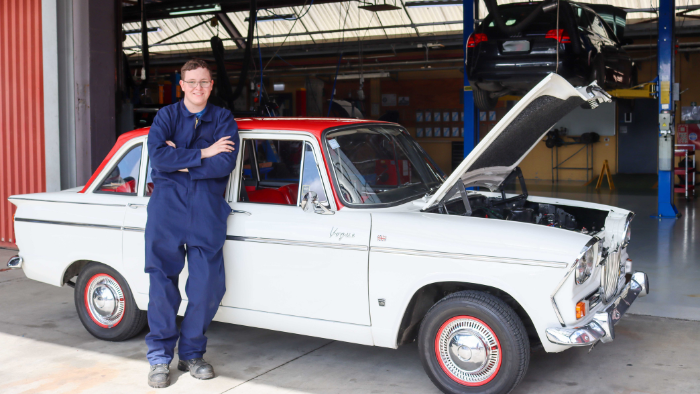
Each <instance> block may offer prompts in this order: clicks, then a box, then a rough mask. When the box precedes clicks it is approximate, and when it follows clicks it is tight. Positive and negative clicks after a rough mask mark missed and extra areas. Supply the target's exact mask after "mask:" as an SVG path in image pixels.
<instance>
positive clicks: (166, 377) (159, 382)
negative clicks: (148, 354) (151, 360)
mask: <svg viewBox="0 0 700 394" xmlns="http://www.w3.org/2000/svg"><path fill="white" fill-rule="evenodd" d="M148 385H149V386H151V387H153V388H156V389H162V388H165V387H168V386H170V365H168V364H155V365H151V370H150V371H149V372H148Z"/></svg>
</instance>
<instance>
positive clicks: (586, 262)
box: [576, 242, 598, 285]
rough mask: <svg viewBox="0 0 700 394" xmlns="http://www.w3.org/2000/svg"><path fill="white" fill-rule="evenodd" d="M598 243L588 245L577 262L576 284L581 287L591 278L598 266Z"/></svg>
mask: <svg viewBox="0 0 700 394" xmlns="http://www.w3.org/2000/svg"><path fill="white" fill-rule="evenodd" d="M597 251H598V243H597V242H596V243H593V244H590V243H589V244H588V245H586V247H585V248H584V250H583V251H582V252H581V255H580V256H579V258H578V259H577V260H576V284H577V285H580V284H582V283H583V282H585V281H586V280H587V279H588V278H590V277H591V273H592V272H593V267H594V266H595V264H596V258H597V255H598V253H597Z"/></svg>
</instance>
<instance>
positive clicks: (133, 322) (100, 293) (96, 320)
mask: <svg viewBox="0 0 700 394" xmlns="http://www.w3.org/2000/svg"><path fill="white" fill-rule="evenodd" d="M74 300H75V308H76V310H77V311H78V317H79V318H80V321H81V323H83V326H84V327H85V329H86V330H88V332H89V333H90V334H92V335H93V336H95V337H96V338H99V339H104V340H106V341H115V342H117V341H125V340H127V339H129V338H132V337H133V336H135V335H136V334H138V333H140V332H141V331H142V330H143V328H144V327H145V326H146V322H147V319H146V312H144V311H142V310H139V309H138V307H137V306H136V302H135V301H134V297H133V296H132V294H131V289H129V285H128V284H127V283H126V280H125V279H124V277H122V276H121V275H120V274H119V272H117V271H116V270H114V269H113V268H111V267H108V266H106V265H104V264H99V263H94V262H93V263H89V264H88V265H86V266H85V268H83V270H82V271H81V272H80V275H78V280H77V281H76V284H75V294H74Z"/></svg>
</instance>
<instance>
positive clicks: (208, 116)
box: [179, 99, 213, 122]
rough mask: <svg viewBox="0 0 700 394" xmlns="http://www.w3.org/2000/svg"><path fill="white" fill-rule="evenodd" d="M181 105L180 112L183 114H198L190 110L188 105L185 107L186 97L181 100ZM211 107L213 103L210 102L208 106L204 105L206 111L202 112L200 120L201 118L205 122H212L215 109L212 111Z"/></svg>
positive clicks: (192, 115)
mask: <svg viewBox="0 0 700 394" xmlns="http://www.w3.org/2000/svg"><path fill="white" fill-rule="evenodd" d="M179 107H180V112H181V114H182V116H186V117H194V116H195V115H196V114H193V113H192V112H190V110H189V109H187V107H185V99H182V100H180V105H179ZM210 107H211V104H209V102H207V105H206V107H204V113H203V114H202V116H200V117H199V120H201V121H203V122H210V121H211V113H212V112H213V111H211V108H210Z"/></svg>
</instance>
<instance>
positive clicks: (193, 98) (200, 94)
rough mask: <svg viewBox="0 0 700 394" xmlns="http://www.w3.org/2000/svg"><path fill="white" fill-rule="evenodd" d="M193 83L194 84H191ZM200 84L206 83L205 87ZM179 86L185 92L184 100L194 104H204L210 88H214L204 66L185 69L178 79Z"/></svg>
mask: <svg viewBox="0 0 700 394" xmlns="http://www.w3.org/2000/svg"><path fill="white" fill-rule="evenodd" d="M193 85H194V86H193ZM202 85H208V86H206V87H204V86H202ZM180 87H181V88H182V91H183V92H185V100H186V101H189V102H190V103H191V104H194V105H195V106H203V105H206V103H207V100H208V99H209V95H210V94H211V90H212V89H213V88H214V81H212V79H211V74H209V70H207V69H206V68H201V67H200V68H197V69H195V70H188V71H185V72H184V74H183V75H182V79H181V80H180Z"/></svg>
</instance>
